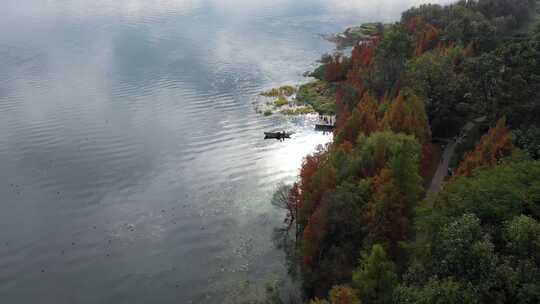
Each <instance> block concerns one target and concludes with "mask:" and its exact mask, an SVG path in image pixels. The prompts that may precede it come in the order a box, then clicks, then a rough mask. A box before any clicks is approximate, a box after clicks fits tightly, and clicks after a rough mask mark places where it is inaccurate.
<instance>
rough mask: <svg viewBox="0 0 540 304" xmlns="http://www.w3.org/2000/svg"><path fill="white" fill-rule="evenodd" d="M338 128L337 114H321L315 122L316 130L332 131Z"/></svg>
mask: <svg viewBox="0 0 540 304" xmlns="http://www.w3.org/2000/svg"><path fill="white" fill-rule="evenodd" d="M335 128H336V116H335V115H320V116H319V120H318V121H317V123H315V131H323V132H332V131H334V129H335Z"/></svg>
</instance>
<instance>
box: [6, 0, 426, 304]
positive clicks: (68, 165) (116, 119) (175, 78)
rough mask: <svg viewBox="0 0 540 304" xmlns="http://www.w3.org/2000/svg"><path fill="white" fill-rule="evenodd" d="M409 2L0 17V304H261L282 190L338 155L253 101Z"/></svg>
mask: <svg viewBox="0 0 540 304" xmlns="http://www.w3.org/2000/svg"><path fill="white" fill-rule="evenodd" d="M416 2H419V1H413V0H410V1H401V0H400V1H398V0H395V1H390V0H383V1H375V0H368V1H360V0H358V1H353V0H325V1H323V0H320V1H317V0H311V1H307V0H295V1H286V0H275V1H263V0H245V1H242V0H232V1H217V0H206V1H203V0H200V1H199V0H176V1H174V0H56V1H55V0H2V1H1V2H0V208H1V209H0V302H1V303H189V302H193V303H201V302H204V303H226V302H230V303H237V302H239V301H240V300H246V299H247V300H249V299H256V298H258V297H260V296H261V294H262V293H263V290H264V288H263V286H264V284H265V283H267V282H270V281H273V280H275V279H276V278H281V277H283V276H284V275H285V273H286V271H285V267H284V265H283V256H282V254H281V253H280V252H279V251H278V250H276V249H274V247H273V245H272V242H271V238H270V236H271V231H272V229H273V228H274V227H277V226H279V225H281V224H282V217H283V215H282V214H281V213H280V212H278V211H276V210H273V209H272V207H271V206H270V204H269V200H270V197H271V195H272V190H274V189H275V187H276V185H277V184H278V183H279V182H282V181H285V182H287V181H289V182H290V181H292V180H293V179H294V178H295V176H296V174H297V169H298V167H299V165H300V162H301V159H302V156H303V155H305V154H306V153H308V152H309V151H312V150H313V148H314V147H315V146H316V145H317V144H320V143H324V142H327V141H328V140H330V138H329V136H324V135H322V134H320V133H315V132H314V131H312V129H313V121H312V120H311V119H309V118H307V119H303V118H285V117H281V116H279V115H274V116H270V117H263V116H261V115H259V114H256V113H255V110H254V105H253V102H255V101H256V96H257V94H258V93H259V92H260V91H261V90H263V89H267V88H270V87H272V86H275V85H281V84H294V83H296V82H298V81H302V80H303V78H302V73H303V72H305V71H306V70H308V69H309V68H310V67H313V62H314V61H315V60H316V59H317V58H318V57H319V56H320V55H321V54H322V53H323V52H325V51H329V50H331V49H332V47H333V46H332V45H330V44H329V43H327V42H325V41H323V40H322V39H321V38H320V37H319V34H328V33H333V32H337V31H341V30H342V29H343V28H344V27H346V26H350V25H354V24H358V23H361V22H365V21H373V20H386V21H389V20H394V19H396V18H397V17H398V16H399V13H400V11H402V10H403V9H405V8H407V7H408V6H410V5H412V4H415V3H416ZM275 129H279V130H281V129H287V130H294V131H295V132H296V134H295V135H294V137H293V139H291V140H288V141H285V142H276V141H265V140H263V136H262V134H263V131H267V130H275Z"/></svg>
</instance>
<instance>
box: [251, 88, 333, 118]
mask: <svg viewBox="0 0 540 304" xmlns="http://www.w3.org/2000/svg"><path fill="white" fill-rule="evenodd" d="M259 95H260V96H262V97H264V100H263V101H264V103H263V104H262V105H261V104H259V105H258V106H257V108H256V111H257V112H258V113H262V114H263V115H265V116H270V115H272V114H274V113H281V114H283V115H304V114H311V113H319V114H321V115H333V114H334V113H335V108H334V105H335V102H334V101H335V88H333V87H332V86H331V85H329V84H328V83H326V82H325V81H322V80H314V81H311V82H308V83H305V84H302V85H299V86H290V85H285V86H281V87H277V88H272V89H270V90H268V91H264V92H261V93H260V94H259Z"/></svg>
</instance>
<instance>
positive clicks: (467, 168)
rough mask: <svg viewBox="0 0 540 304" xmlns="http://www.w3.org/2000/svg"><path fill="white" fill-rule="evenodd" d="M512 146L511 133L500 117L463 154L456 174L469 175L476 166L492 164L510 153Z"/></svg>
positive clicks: (504, 120)
mask: <svg viewBox="0 0 540 304" xmlns="http://www.w3.org/2000/svg"><path fill="white" fill-rule="evenodd" d="M513 148H514V146H513V144H512V138H511V134H510V131H509V130H508V128H507V127H506V119H504V118H501V119H499V121H498V122H497V124H496V125H495V127H493V128H491V129H490V130H489V131H488V132H487V133H486V134H485V135H484V136H482V138H481V139H480V143H478V145H477V146H476V148H475V149H474V150H473V151H472V152H469V153H466V154H465V157H464V159H463V161H462V162H461V164H460V165H459V167H458V169H457V171H456V176H470V175H471V174H472V173H473V171H474V169H476V168H478V167H481V166H493V165H495V164H497V162H498V161H499V160H500V159H501V158H503V157H505V156H508V155H510V153H511V152H512V149H513Z"/></svg>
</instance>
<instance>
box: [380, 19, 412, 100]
mask: <svg viewBox="0 0 540 304" xmlns="http://www.w3.org/2000/svg"><path fill="white" fill-rule="evenodd" d="M412 52H413V43H412V38H411V37H410V36H409V35H408V34H407V32H406V31H405V30H404V29H403V28H401V27H400V26H393V27H392V28H391V29H389V30H387V31H385V32H384V36H383V38H382V40H381V42H380V43H379V45H377V48H376V49H375V60H374V61H375V69H374V74H373V75H372V79H371V81H370V82H371V83H370V87H371V89H372V91H373V92H375V93H376V96H382V95H384V94H385V93H386V92H388V91H392V90H394V89H395V86H396V84H397V81H398V80H399V79H400V77H401V72H402V71H403V69H404V67H405V62H406V60H407V59H408V58H410V56H411V55H412Z"/></svg>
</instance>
